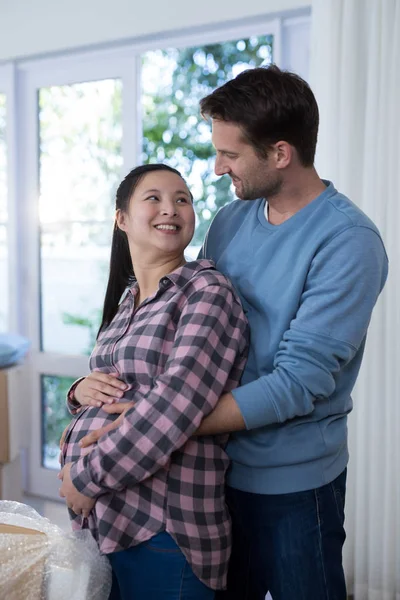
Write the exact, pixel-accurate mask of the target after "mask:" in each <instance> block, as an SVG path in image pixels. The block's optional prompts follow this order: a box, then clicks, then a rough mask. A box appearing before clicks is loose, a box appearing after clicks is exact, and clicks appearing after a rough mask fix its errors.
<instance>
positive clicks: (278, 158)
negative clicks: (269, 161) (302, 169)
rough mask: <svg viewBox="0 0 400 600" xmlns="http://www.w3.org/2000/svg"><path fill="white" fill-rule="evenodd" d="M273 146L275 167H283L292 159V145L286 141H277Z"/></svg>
mask: <svg viewBox="0 0 400 600" xmlns="http://www.w3.org/2000/svg"><path fill="white" fill-rule="evenodd" d="M274 147H275V166H276V168H277V169H285V168H286V167H288V166H289V165H290V163H291V162H292V160H293V150H294V148H293V146H291V145H290V144H288V142H284V141H281V142H277V143H276V144H274Z"/></svg>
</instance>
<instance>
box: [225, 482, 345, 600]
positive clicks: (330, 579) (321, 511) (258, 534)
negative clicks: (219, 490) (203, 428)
mask: <svg viewBox="0 0 400 600" xmlns="http://www.w3.org/2000/svg"><path fill="white" fill-rule="evenodd" d="M345 494H346V471H344V472H343V473H341V474H340V475H339V477H337V478H336V479H335V480H334V481H333V482H331V483H328V484H327V485H325V486H322V487H321V488H318V489H316V490H308V491H305V492H297V493H294V494H278V495H266V494H252V493H250V492H242V491H241V490H234V489H233V488H229V487H228V488H227V492H226V498H227V504H228V507H229V512H230V514H231V516H232V521H233V551H232V557H231V561H230V564H229V573H228V591H227V592H225V593H224V592H222V593H218V594H217V598H218V600H264V598H265V595H266V593H267V592H268V591H269V592H270V593H271V596H272V597H273V599H274V600H322V599H324V600H346V598H347V594H346V583H345V578H344V573H343V566H342V548H343V543H344V540H345V537H346V535H345V532H344V528H343V523H344V503H345Z"/></svg>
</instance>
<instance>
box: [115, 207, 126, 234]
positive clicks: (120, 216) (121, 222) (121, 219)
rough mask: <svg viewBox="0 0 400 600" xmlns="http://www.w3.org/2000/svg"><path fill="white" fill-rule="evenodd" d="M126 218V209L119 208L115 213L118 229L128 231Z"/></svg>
mask: <svg viewBox="0 0 400 600" xmlns="http://www.w3.org/2000/svg"><path fill="white" fill-rule="evenodd" d="M125 220H126V215H125V213H124V211H122V210H121V209H120V208H119V209H118V210H117V211H116V213H115V223H116V225H117V227H118V229H121V231H126V223H125Z"/></svg>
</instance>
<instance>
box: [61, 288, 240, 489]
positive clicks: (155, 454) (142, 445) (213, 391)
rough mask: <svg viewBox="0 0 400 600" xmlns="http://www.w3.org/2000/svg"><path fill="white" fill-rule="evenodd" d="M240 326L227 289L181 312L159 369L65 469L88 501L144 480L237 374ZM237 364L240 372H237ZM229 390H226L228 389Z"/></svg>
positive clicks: (198, 296) (204, 293)
mask: <svg viewBox="0 0 400 600" xmlns="http://www.w3.org/2000/svg"><path fill="white" fill-rule="evenodd" d="M247 338H248V330H247V322H246V320H245V317H244V314H243V311H242V308H241V306H240V304H239V303H238V301H237V300H236V297H235V296H234V294H233V293H232V290H231V289H230V288H229V287H228V286H224V285H216V284H213V285H211V284H208V285H206V286H204V288H203V289H201V290H198V291H196V292H194V293H193V294H192V295H191V296H190V297H189V298H188V301H187V304H186V305H185V307H184V309H183V310H182V313H181V317H180V321H179V323H178V326H177V330H176V336H175V340H174V345H173V348H172V351H171V353H170V355H169V358H168V360H167V363H166V367H165V370H164V372H163V373H161V374H160V375H159V376H158V377H157V378H156V379H155V381H154V385H153V388H152V389H151V390H150V392H148V394H147V395H146V396H144V397H143V398H141V399H140V400H139V401H138V402H137V403H136V404H135V406H134V408H131V409H130V410H128V411H127V413H126V414H125V416H124V418H123V420H122V422H121V425H120V426H119V427H118V428H117V429H116V430H114V431H112V432H110V433H108V434H107V435H106V436H104V437H102V438H101V439H100V440H99V442H98V444H97V446H96V448H94V449H93V451H92V452H91V453H90V454H89V455H88V456H85V457H83V458H81V459H79V460H78V461H77V462H76V463H74V465H73V466H72V469H71V477H72V481H73V483H74V485H75V487H76V489H77V490H78V491H79V492H81V493H83V494H85V495H86V496H90V497H97V496H98V495H100V494H102V493H104V492H107V491H109V490H114V491H116V490H122V489H124V488H126V487H128V486H131V485H135V484H136V483H138V482H140V481H142V480H144V479H146V478H148V477H149V476H151V475H152V474H153V473H155V472H156V471H157V470H159V469H160V468H162V467H163V466H164V465H165V464H166V463H167V462H168V460H169V457H170V456H171V454H172V453H173V452H174V451H175V450H177V449H179V448H181V447H182V446H183V445H184V444H185V443H186V442H187V440H188V439H189V438H190V437H191V436H192V435H193V434H194V433H195V431H196V430H197V429H198V427H199V425H200V423H201V421H202V420H203V418H204V417H205V416H206V415H208V414H209V413H210V412H211V411H212V410H213V409H214V407H215V405H216V404H217V402H218V400H219V397H220V396H221V394H222V393H223V391H224V390H226V389H227V384H228V382H229V381H230V378H231V377H232V372H234V373H235V377H237V376H238V374H239V372H240V371H241V370H242V369H243V368H244V363H245V355H246V348H247ZM239 365H240V368H238V367H239ZM228 389H229V388H228Z"/></svg>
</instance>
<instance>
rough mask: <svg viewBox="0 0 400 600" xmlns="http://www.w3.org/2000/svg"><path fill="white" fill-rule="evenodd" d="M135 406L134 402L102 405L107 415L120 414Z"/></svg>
mask: <svg viewBox="0 0 400 600" xmlns="http://www.w3.org/2000/svg"><path fill="white" fill-rule="evenodd" d="M132 406H135V403H134V402H118V403H116V404H106V405H104V406H103V410H104V412H106V413H108V414H109V415H114V414H121V413H123V412H125V411H127V410H129V409H130V408H132Z"/></svg>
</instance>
